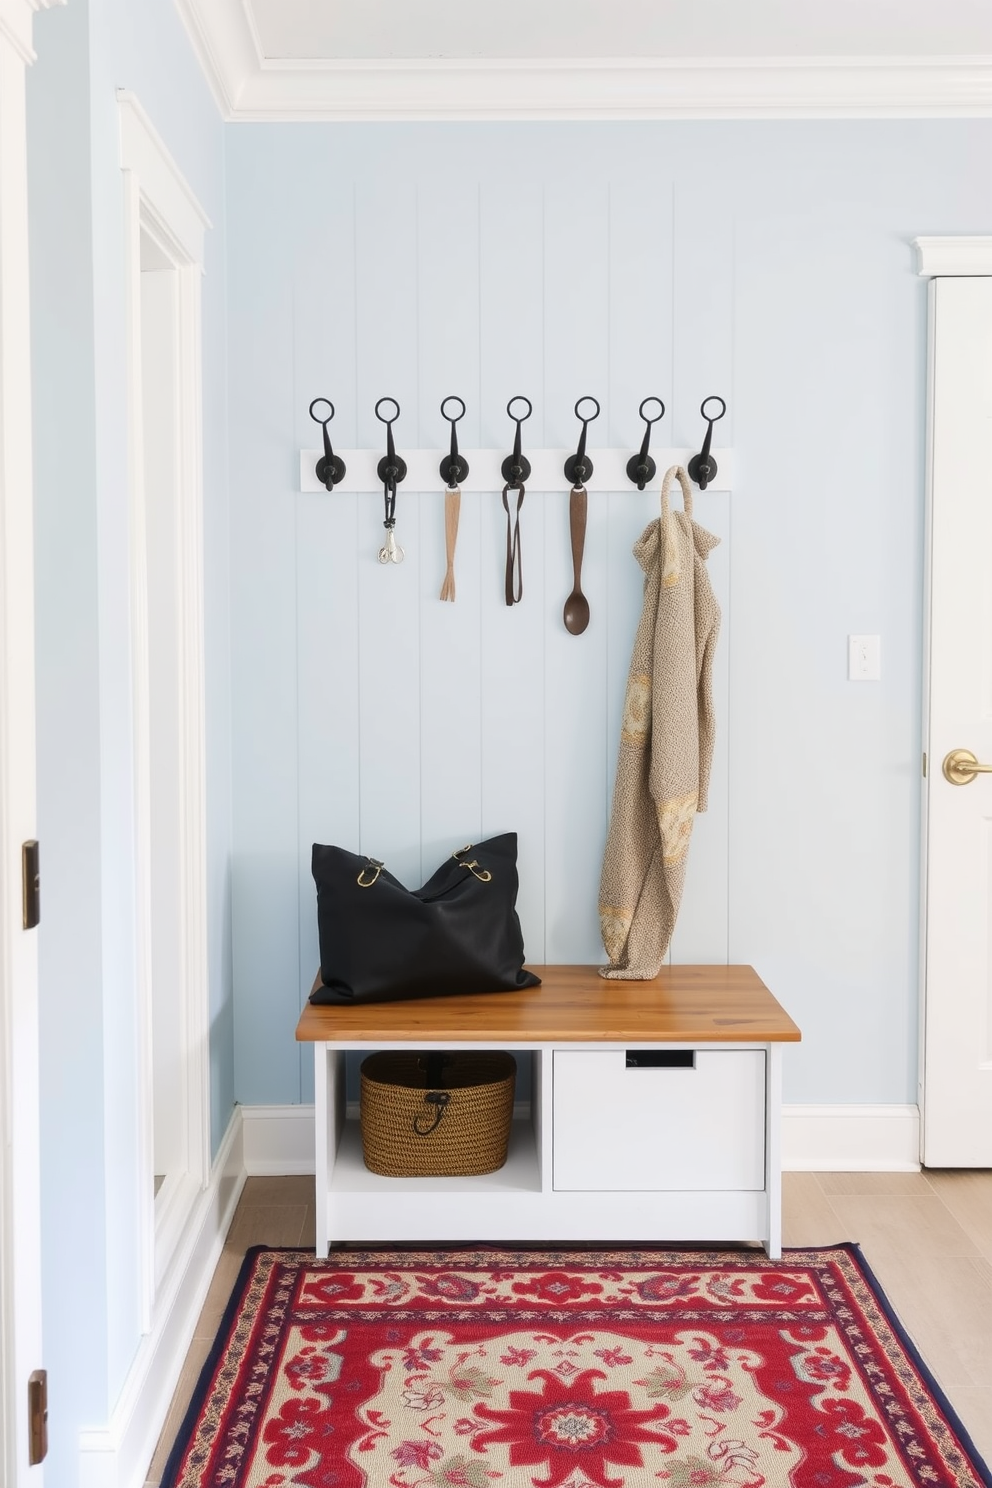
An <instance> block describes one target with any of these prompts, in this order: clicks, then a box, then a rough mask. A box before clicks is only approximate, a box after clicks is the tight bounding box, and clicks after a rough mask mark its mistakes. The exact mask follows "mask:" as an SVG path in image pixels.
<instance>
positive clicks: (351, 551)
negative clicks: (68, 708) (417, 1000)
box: [293, 193, 367, 1101]
mask: <svg viewBox="0 0 992 1488" xmlns="http://www.w3.org/2000/svg"><path fill="white" fill-rule="evenodd" d="M347 200H348V205H349V207H350V206H351V200H352V197H351V193H349V195H348V198H347ZM351 227H352V220H351V215H350V212H349V216H348V220H347V230H344V231H337V232H334V233H330V234H328V235H326V236H325V235H323V234H321V235H319V236H313V237H310V236H308V237H307V238H306V240H305V241H304V243H303V244H302V245H301V247H300V250H299V252H298V257H297V271H296V283H295V295H294V307H293V309H294V352H295V355H294V372H295V381H296V394H295V398H294V404H295V409H294V411H295V414H296V420H297V427H298V428H300V429H301V430H302V432H303V434H304V436H305V437H306V438H308V439H313V435H314V430H315V428H316V426H315V425H314V423H313V422H312V420H311V419H310V417H309V413H308V410H309V407H310V404H311V402H312V401H313V399H314V398H315V397H321V396H326V395H327V393H328V392H330V391H331V390H334V393H335V394H337V391H338V389H342V388H347V387H349V386H351V385H352V383H353V382H354V377H355V357H356V345H355V313H354V302H355V292H354V285H355V237H354V233H353V232H352V231H351ZM333 401H334V402H335V417H334V419H333V421H332V423H331V425H330V433H331V444H332V447H335V448H338V447H344V446H345V445H346V444H347V443H348V442H349V440H350V439H351V438H352V437H357V436H356V432H355V407H354V403H353V401H352V400H351V399H350V398H349V399H344V398H341V397H340V396H337V397H336V398H335V399H334V400H333ZM325 411H326V410H325ZM317 443H318V444H319V443H320V440H319V437H318V440H317ZM361 499H362V498H361V497H359V496H357V495H354V494H352V495H341V496H335V497H334V498H333V499H328V497H327V496H326V494H323V493H322V494H320V495H310V496H306V495H302V494H301V495H300V496H299V498H298V501H297V503H296V613H297V624H296V656H297V676H298V679H299V684H298V692H299V697H300V699H301V704H300V709H301V717H300V727H299V733H298V738H297V769H298V774H299V779H298V791H297V796H298V808H297V809H298V813H299V863H298V873H299V887H300V892H299V934H300V980H301V985H300V988H299V992H300V1002H301V1005H302V1002H303V1001H304V999H305V997H306V994H307V992H308V991H309V987H310V981H311V978H312V976H313V973H314V972H315V970H316V968H317V963H318V949H317V917H316V914H315V912H314V884H313V877H312V875H311V872H310V848H311V846H312V844H313V843H314V842H341V843H351V844H355V845H357V843H358V841H359V836H360V825H361V824H360V815H359V796H358V781H359V778H360V759H361V739H360V736H359V726H358V697H359V652H358V631H359V600H358V573H359V567H360V564H361V560H362V557H363V556H367V552H366V551H364V550H363V545H362V541H363V538H364V539H366V541H367V529H366V528H365V527H364V526H363V525H362V523H361V522H360V520H359V502H360V501H361ZM299 1054H300V1065H301V1090H302V1099H303V1100H305V1101H309V1100H312V1099H313V1059H312V1057H311V1052H310V1050H309V1049H308V1048H302V1049H301V1050H300V1051H299Z"/></svg>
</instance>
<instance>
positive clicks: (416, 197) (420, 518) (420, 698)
mask: <svg viewBox="0 0 992 1488" xmlns="http://www.w3.org/2000/svg"><path fill="white" fill-rule="evenodd" d="M413 282H414V285H415V286H416V293H415V294H414V308H413V333H414V336H415V337H416V341H415V345H416V348H417V359H416V383H415V392H416V399H417V420H416V422H417V433H418V443H419V438H420V430H421V427H422V425H421V418H420V415H421V405H422V403H423V399H422V398H421V396H420V393H421V381H422V378H423V368H422V366H421V361H420V346H421V341H420V297H421V294H422V293H423V282H422V278H421V272H420V183H419V182H418V183H417V184H416V185H415V186H414V189H413ZM417 532H418V534H419V539H420V541H419V549H420V551H419V552H418V553H417V589H418V591H419V603H418V605H417V674H418V680H419V682H420V686H419V687H418V688H417V740H418V743H419V748H420V758H419V760H418V761H417V767H418V768H417V774H418V778H419V780H420V791H419V799H418V801H417V808H418V811H417V821H418V831H419V835H420V882H421V883H423V882H424V754H425V751H424V565H423V554H424V501H423V496H422V495H421V494H418V495H417Z"/></svg>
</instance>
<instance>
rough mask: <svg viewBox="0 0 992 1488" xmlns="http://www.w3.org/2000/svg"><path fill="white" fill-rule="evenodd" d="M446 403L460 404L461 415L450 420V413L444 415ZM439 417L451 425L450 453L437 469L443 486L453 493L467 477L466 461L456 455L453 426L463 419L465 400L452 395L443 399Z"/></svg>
mask: <svg viewBox="0 0 992 1488" xmlns="http://www.w3.org/2000/svg"><path fill="white" fill-rule="evenodd" d="M446 403H460V404H461V406H462V411H461V413H456V414H455V416H454V418H452V416H451V414H450V413H445V411H444V408H445V404H446ZM441 417H442V418H446V419H447V420H448V423H449V424H450V425H451V453H450V454H448V455H445V457H444V459H443V460H442V461H441V464H440V465H439V466H438V469H439V471H440V473H441V479H442V480H443V481H444V484H445V485H446V486H447V487H448V489H449V491H453V490H454V489H455V487H456V486H460V485H461V483H462V481H463V480H464V479H465V477H466V476H467V475H468V461H467V460H466V459H464V457H463V456H462V455H460V454H459V453H458V434H457V432H456V430H455V425H456V424H457V423H458V421H459V419H463V418H464V417H465V400H464V399H463V398H458V397H455V396H454V395H452V396H451V397H450V398H445V399H444V400H443V401H442V403H441Z"/></svg>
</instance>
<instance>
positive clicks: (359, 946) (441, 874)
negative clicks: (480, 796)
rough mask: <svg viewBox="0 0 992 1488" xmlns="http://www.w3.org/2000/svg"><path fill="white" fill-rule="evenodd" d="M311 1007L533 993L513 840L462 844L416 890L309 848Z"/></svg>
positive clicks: (366, 865) (339, 851)
mask: <svg viewBox="0 0 992 1488" xmlns="http://www.w3.org/2000/svg"><path fill="white" fill-rule="evenodd" d="M312 866H313V876H314V882H315V883H316V885H317V929H318V933H319V938H320V978H321V982H322V983H323V985H322V986H319V987H317V988H316V989H315V990H314V991H313V992H312V993H311V994H310V1001H311V1002H317V1003H351V1002H355V1003H358V1002H395V1001H400V1000H401V999H405V998H411V997H451V996H459V995H465V994H466V993H475V992H512V991H514V990H515V989H517V988H518V987H536V986H539V985H540V978H539V977H536V976H534V975H533V973H532V972H529V971H525V970H524V965H523V963H524V941H523V933H522V932H521V929H520V921H519V919H518V918H517V910H516V903H517V836H516V833H515V832H506V833H504V834H503V835H502V836H501V837H491V838H490V839H489V841H488V842H479V843H477V844H475V845H473V846H469V847H464V848H461V849H460V850H459V851H458V852H455V853H452V855H451V857H450V858H449V859H448V860H447V862H445V863H442V864H441V867H440V868H439V869H438V870H437V872H436V873H435V874H434V875H433V876H432V877H431V878H430V879H428V881H427V883H425V884H424V886H423V888H422V889H413V890H411V889H407V888H405V887H404V886H403V884H401V883H400V882H399V880H398V879H396V878H394V877H393V875H392V874H391V873H390V872H389V870H388V869H387V868H386V867H385V866H384V864H382V863H380V862H379V861H378V860H377V859H375V858H365V857H359V856H358V855H357V854H355V853H350V852H345V850H344V849H343V848H341V847H322V846H320V844H319V843H314V847H313V862H312Z"/></svg>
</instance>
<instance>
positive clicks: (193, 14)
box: [175, 0, 263, 120]
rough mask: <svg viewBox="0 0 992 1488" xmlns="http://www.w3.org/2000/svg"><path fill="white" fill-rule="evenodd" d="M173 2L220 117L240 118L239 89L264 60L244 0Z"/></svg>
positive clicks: (184, 0)
mask: <svg viewBox="0 0 992 1488" xmlns="http://www.w3.org/2000/svg"><path fill="white" fill-rule="evenodd" d="M175 3H176V9H177V10H178V11H179V15H180V17H181V19H182V21H183V24H184V25H185V27H186V30H187V32H188V33H189V39H190V41H191V42H192V45H193V50H194V52H195V53H196V57H197V60H198V62H199V64H200V67H201V68H202V69H203V74H204V76H205V77H206V79H207V82H208V83H209V85H210V91H211V92H212V93H213V95H214V99H215V100H216V103H217V107H218V108H219V109H220V112H221V115H222V117H223V118H225V119H228V120H230V119H235V118H238V117H240V116H239V114H238V100H239V98H240V95H241V90H242V88H243V87H244V84H245V82H246V81H247V79H248V78H250V77H253V76H254V75H255V74H256V73H257V72H259V71H260V70H261V67H262V62H263V58H262V47H261V42H260V41H259V39H258V32H257V31H256V29H255V23H254V19H253V17H252V15H251V12H250V10H249V8H248V6H247V4H246V3H245V0H175Z"/></svg>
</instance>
